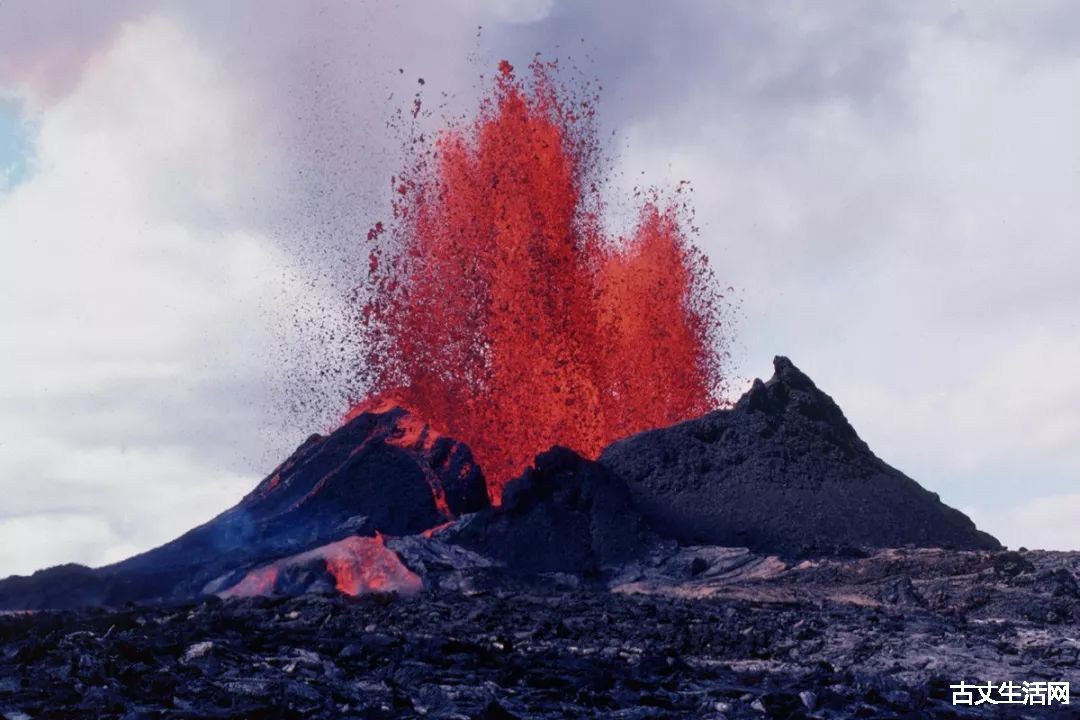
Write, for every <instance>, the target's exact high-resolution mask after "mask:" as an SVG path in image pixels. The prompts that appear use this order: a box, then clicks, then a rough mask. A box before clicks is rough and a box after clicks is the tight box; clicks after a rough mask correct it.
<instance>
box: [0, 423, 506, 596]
mask: <svg viewBox="0 0 1080 720" xmlns="http://www.w3.org/2000/svg"><path fill="white" fill-rule="evenodd" d="M487 505H488V499H487V491H486V486H485V483H484V478H483V474H482V473H481V471H480V469H479V468H478V467H477V466H476V465H475V463H474V462H473V459H472V454H471V452H470V451H469V449H468V447H466V446H465V445H464V444H463V443H460V442H457V441H455V440H452V439H450V438H446V437H442V436H440V435H438V433H435V432H433V431H432V430H431V429H430V428H429V427H428V426H427V425H425V424H424V423H423V422H422V421H421V420H419V419H417V418H415V417H414V416H412V415H410V414H409V413H408V412H407V411H405V410H403V409H401V408H392V409H389V410H387V411H385V412H369V413H363V414H361V415H359V416H357V417H356V418H354V419H352V420H351V421H349V422H347V423H346V424H345V425H343V426H342V427H341V428H339V429H338V430H336V431H334V432H333V433H331V434H330V435H328V436H325V437H323V436H320V435H313V436H312V437H310V438H309V439H308V440H307V441H306V442H304V443H303V444H302V445H301V446H300V447H299V448H298V449H297V450H296V452H294V453H293V454H292V456H291V457H290V458H289V459H288V460H286V461H285V462H284V463H282V464H281V465H280V466H279V467H278V468H277V469H276V470H274V472H272V473H271V474H270V475H269V476H268V477H267V478H266V479H265V480H263V481H262V482H261V483H260V484H259V485H258V486H257V487H256V488H255V489H254V490H253V491H252V492H251V493H249V494H248V495H247V496H246V497H244V498H243V499H242V500H241V501H240V502H239V503H238V504H237V505H236V506H234V507H233V508H231V509H229V510H226V511H225V512H223V513H222V514H221V515H218V516H217V517H216V518H214V519H213V520H211V521H210V522H208V523H206V524H204V525H201V526H199V527H197V528H194V529H193V530H190V531H189V532H187V533H185V534H184V535H182V536H181V537H179V538H177V539H176V540H173V541H172V542H170V543H167V544H166V545H163V546H161V547H159V548H156V549H154V550H151V551H149V552H146V553H143V554H141V555H136V556H135V557H132V558H129V559H128V560H125V561H123V562H120V563H117V564H115V565H110V566H107V567H103V568H100V569H97V570H90V569H88V568H85V567H81V566H77V565H75V566H61V567H59V568H53V569H50V570H46V571H42V572H39V573H35V574H34V575H33V576H31V577H29V578H22V577H14V578H9V579H8V580H4V581H0V609H4V608H15V609H36V608H43V607H76V606H81V605H97V604H102V605H111V606H115V605H120V604H123V603H125V602H128V601H154V600H180V599H186V598H192V597H196V596H198V595H200V594H201V593H202V592H203V589H204V587H205V586H206V584H207V583H208V582H209V581H211V580H214V579H216V578H219V577H221V576H223V575H228V574H230V573H232V574H237V573H238V574H241V575H242V571H244V570H245V569H247V568H250V567H252V566H255V565H257V564H260V563H264V562H268V561H273V560H276V559H279V558H282V557H286V556H290V555H295V554H298V553H302V552H304V551H306V550H309V549H312V548H316V547H320V546H324V545H327V544H329V543H332V542H335V541H338V540H341V539H343V538H346V537H349V536H352V535H369V536H370V535H373V534H374V533H375V531H380V532H383V533H387V534H391V535H407V534H411V533H418V532H421V531H423V530H426V529H428V528H431V527H433V526H435V525H438V524H440V523H443V522H446V521H447V520H450V519H452V518H453V517H456V516H457V515H459V514H463V513H469V512H475V511H477V510H480V509H482V508H484V507H486V506H487Z"/></svg>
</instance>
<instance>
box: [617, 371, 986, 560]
mask: <svg viewBox="0 0 1080 720" xmlns="http://www.w3.org/2000/svg"><path fill="white" fill-rule="evenodd" d="M773 365H774V374H773V376H772V378H771V379H769V380H768V381H767V382H763V381H761V380H756V381H755V382H754V384H753V387H751V388H750V391H749V392H747V393H746V394H745V395H744V396H743V397H742V398H741V399H740V400H739V401H738V402H737V403H736V404H735V407H734V408H732V409H731V410H720V411H717V412H713V413H709V414H707V415H705V416H703V417H700V418H698V419H696V420H691V421H689V422H685V423H681V424H678V425H675V426H672V427H669V428H663V429H659V430H653V431H649V432H645V433H642V434H640V435H637V436H634V437H631V438H628V439H626V440H622V441H620V442H616V443H614V444H613V445H611V446H610V447H608V448H607V449H606V450H604V452H603V454H602V455H601V458H600V462H601V464H603V465H604V466H605V467H606V468H608V469H609V470H610V471H611V472H612V473H613V474H614V475H615V476H616V477H618V478H620V479H622V480H623V481H624V482H625V483H626V484H627V486H628V487H629V489H630V492H631V494H632V495H633V497H634V501H635V502H636V504H637V506H638V508H639V509H640V510H641V512H642V513H643V514H644V515H645V516H646V517H647V518H648V519H649V520H650V522H652V523H653V524H654V525H655V526H656V528H657V529H658V530H659V531H661V532H662V533H665V534H667V535H669V536H671V537H674V538H676V539H678V540H679V541H680V542H684V543H691V544H708V545H726V546H740V547H743V546H745V547H749V548H751V549H755V550H760V551H763V552H770V553H781V554H799V553H810V554H814V553H822V552H837V551H841V552H842V551H844V550H845V549H858V548H865V547H903V546H905V545H907V546H916V547H948V548H956V549H967V550H975V549H997V548H1000V544H999V543H998V542H997V540H995V539H994V538H992V537H991V536H989V535H987V534H986V533H983V532H980V531H979V530H977V529H976V528H975V524H974V523H973V522H972V521H971V520H970V519H969V518H968V517H967V516H966V515H964V514H963V513H961V512H960V511H958V510H955V509H953V508H950V507H948V506H947V505H945V504H944V503H942V502H941V500H940V498H939V497H938V496H937V495H936V494H935V493H931V492H929V491H927V490H925V489H924V488H923V487H921V486H920V485H919V484H918V483H916V482H915V481H914V480H912V479H911V478H909V477H907V476H906V475H904V474H903V473H901V472H900V471H898V470H896V469H895V468H893V467H891V466H889V465H888V464H886V463H885V462H883V461H882V460H880V459H879V458H878V457H877V456H876V455H874V453H873V452H871V450H870V448H869V446H867V444H866V443H865V442H864V441H863V440H862V439H861V438H859V436H858V434H857V433H856V432H855V429H854V428H853V427H852V426H851V424H850V423H849V422H848V421H847V418H845V417H844V413H843V411H842V410H841V409H840V407H839V406H838V405H837V404H836V402H835V401H833V399H832V398H831V397H829V396H828V395H827V394H825V393H824V392H822V391H821V390H819V389H818V388H817V386H816V385H815V384H814V382H813V381H812V380H811V379H810V378H809V377H807V376H806V375H805V374H804V373H803V372H802V371H801V370H799V369H798V368H797V367H795V365H794V363H792V362H791V361H790V360H789V359H787V358H785V357H777V358H776V359H775V360H774V361H773Z"/></svg>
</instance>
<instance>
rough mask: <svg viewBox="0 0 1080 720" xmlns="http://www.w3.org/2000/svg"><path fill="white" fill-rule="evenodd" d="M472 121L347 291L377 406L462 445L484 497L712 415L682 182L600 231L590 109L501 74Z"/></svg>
mask: <svg viewBox="0 0 1080 720" xmlns="http://www.w3.org/2000/svg"><path fill="white" fill-rule="evenodd" d="M499 70H500V72H499V74H498V76H497V77H496V79H495V82H494V87H493V88H492V90H491V91H490V92H489V94H488V95H487V96H486V98H485V99H484V100H483V101H482V103H481V105H480V108H479V112H478V115H477V117H476V118H475V120H474V121H472V122H471V123H469V124H467V125H464V126H462V127H457V128H454V129H449V130H444V131H442V132H440V133H439V134H437V136H436V137H435V138H434V139H433V140H432V141H430V142H426V141H423V140H422V141H421V144H420V147H419V149H415V148H414V155H413V157H414V162H413V164H412V165H411V167H410V168H409V170H408V171H407V172H405V173H402V174H401V175H400V176H397V177H395V178H394V179H393V182H392V184H393V189H394V192H395V201H394V205H393V222H392V223H391V224H390V226H389V227H384V226H383V225H382V224H378V225H376V226H375V227H374V228H373V229H372V230H371V231H370V232H369V234H368V241H369V243H370V244H371V254H370V262H369V274H368V278H367V283H368V284H367V285H366V286H365V287H363V288H361V289H360V290H359V291H358V292H357V295H356V297H357V301H356V302H357V310H358V317H359V322H360V324H361V329H362V333H363V337H364V341H365V342H364V347H365V357H364V358H363V361H364V366H365V367H366V369H367V371H368V372H369V373H370V377H369V378H368V383H369V385H370V388H371V394H370V396H369V397H368V398H367V399H366V400H364V401H361V402H359V403H357V404H356V405H355V406H354V407H353V408H352V410H351V411H350V413H349V417H353V416H355V415H356V414H357V413H359V412H362V411H364V410H365V409H367V408H369V407H371V406H372V405H373V404H377V403H384V402H386V401H387V400H388V399H392V400H393V401H394V402H396V403H398V404H401V405H404V406H406V407H408V408H409V409H410V410H412V411H413V412H414V413H415V414H416V415H417V416H419V417H422V418H424V419H425V420H427V421H428V422H430V423H431V424H432V426H434V427H438V428H439V429H440V430H441V431H443V432H445V433H447V434H449V435H452V436H454V437H456V438H459V439H461V440H463V441H465V442H466V443H467V444H468V445H469V446H470V447H471V448H472V450H473V453H474V455H475V457H476V458H477V459H478V461H479V463H480V465H481V466H482V467H483V469H484V472H485V474H486V476H487V478H488V492H489V495H490V496H491V499H492V500H493V501H494V502H498V501H499V499H500V497H501V492H502V488H503V486H504V485H505V483H506V482H507V481H508V480H510V479H511V478H513V477H515V476H516V475H517V474H519V473H520V471H521V470H522V469H523V468H525V467H526V466H527V465H528V464H529V463H530V462H531V460H532V458H533V457H534V456H535V455H536V454H537V453H538V452H541V451H543V450H546V449H547V448H549V447H551V446H552V445H556V444H558V445H565V446H567V447H570V448H573V449H574V450H576V451H578V452H580V453H582V454H584V455H586V456H595V455H596V454H597V453H598V452H599V451H600V450H601V449H602V448H603V447H604V446H605V445H607V444H608V443H610V442H611V441H612V440H615V439H617V438H620V437H623V436H626V435H629V434H632V433H635V432H639V431H641V430H645V429H648V428H652V427H657V426H662V425H668V424H671V423H673V422H677V421H680V420H684V419H687V418H691V417H694V416H697V415H700V414H702V413H704V412H706V411H708V410H710V409H713V408H714V407H715V406H716V405H717V403H718V401H719V397H720V393H721V391H722V389H723V388H724V360H725V359H726V357H727V355H726V347H727V340H728V336H727V326H726V322H724V319H725V318H726V317H727V313H726V312H725V310H726V307H727V306H726V305H725V299H724V296H723V295H722V294H721V293H720V292H719V290H718V288H717V286H716V284H715V281H714V279H713V275H712V272H711V271H710V269H709V266H708V263H707V260H706V258H705V256H704V255H703V254H702V253H701V252H700V251H699V250H698V249H697V248H696V247H695V246H694V245H693V243H692V242H691V241H690V240H689V238H688V232H687V226H688V224H689V223H688V218H689V213H690V209H689V207H688V205H687V204H686V201H685V195H684V193H683V190H684V188H683V187H682V186H680V187H679V188H677V189H676V190H675V193H674V196H675V198H676V200H674V201H664V200H662V199H661V195H660V194H659V193H656V192H652V193H649V194H648V199H646V200H645V201H644V202H643V204H642V205H641V207H640V208H639V211H638V222H637V225H636V227H635V228H634V229H633V232H632V233H630V235H629V237H625V238H623V237H620V238H613V237H609V236H607V235H606V234H605V232H604V230H603V228H602V224H601V217H602V211H603V204H602V202H601V199H600V191H599V189H598V188H599V186H600V185H601V183H602V170H603V169H604V167H603V164H602V161H601V158H600V153H599V152H598V148H599V143H598V140H597V133H596V130H595V122H594V120H595V98H591V99H586V100H585V101H581V100H580V99H574V98H571V97H570V96H569V95H568V94H567V93H565V92H563V91H562V90H561V89H560V86H559V85H558V84H557V83H556V82H555V79H554V74H555V73H556V66H555V64H554V63H542V62H540V61H535V62H533V63H532V64H531V65H530V70H531V73H530V77H529V78H528V81H525V80H522V79H520V78H519V77H518V76H517V75H516V74H515V72H514V69H513V67H512V66H511V65H510V64H509V63H507V62H505V61H504V62H502V63H501V64H500V68H499Z"/></svg>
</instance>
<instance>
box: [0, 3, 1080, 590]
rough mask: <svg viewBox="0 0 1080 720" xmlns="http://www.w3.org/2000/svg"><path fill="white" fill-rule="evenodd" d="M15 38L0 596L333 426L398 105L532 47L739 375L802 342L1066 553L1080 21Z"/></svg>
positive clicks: (1075, 432) (1009, 535) (95, 14)
mask: <svg viewBox="0 0 1080 720" xmlns="http://www.w3.org/2000/svg"><path fill="white" fill-rule="evenodd" d="M630 6H632V7H630ZM0 48H3V51H2V52H0V576H5V575H7V574H10V573H28V572H32V571H33V570H36V569H38V568H41V567H44V566H48V565H53V564H57V563H61V562H81V563H86V564H89V565H100V564H104V563H108V562H111V561H115V560H119V559H122V558H124V557H126V556H128V555H130V554H132V553H134V552H138V551H140V550H144V549H148V548H150V547H153V546H155V545H158V544H160V543H162V542H165V541H167V540H169V539H171V538H173V537H175V536H176V535H178V534H180V533H181V532H183V531H184V530H186V529H188V528H190V527H192V526H193V525H195V524H198V523H201V522H203V521H205V520H207V519H209V518H210V517H212V516H213V515H215V514H216V513H218V512H220V511H221V510H223V509H225V508H226V507H228V506H229V505H231V504H232V503H234V502H235V501H236V500H237V499H239V498H240V497H241V496H242V495H243V494H244V493H245V492H247V491H248V490H250V489H251V487H253V486H254V484H255V483H256V482H257V481H258V480H259V479H260V478H261V477H263V476H264V475H265V474H266V473H267V472H269V471H270V470H271V469H272V468H273V467H274V466H275V465H276V464H277V463H278V462H280V461H281V460H282V459H284V457H286V456H287V455H288V454H289V452H291V450H292V449H293V448H295V447H296V446H297V445H298V444H299V443H300V442H301V441H302V440H303V439H304V438H306V437H307V436H308V435H309V434H310V433H312V432H321V431H325V430H327V429H328V428H329V427H330V426H332V424H333V422H334V420H335V418H337V417H340V413H341V411H342V409H343V408H344V405H345V402H346V397H345V393H346V392H347V384H348V377H349V372H350V365H349V363H350V360H355V357H356V353H355V352H354V351H353V350H350V347H349V340H348V328H347V326H345V325H344V324H343V323H344V318H345V313H344V310H343V299H344V297H345V295H346V293H347V291H348V289H349V288H350V287H351V286H352V285H353V284H355V283H356V281H357V278H358V277H359V275H358V273H359V272H362V270H363V257H364V255H365V253H364V250H363V237H364V235H365V234H366V230H367V228H369V227H370V226H371V225H372V223H373V222H374V221H376V220H380V219H385V218H386V217H387V215H388V204H389V200H390V198H389V187H390V186H389V178H390V176H391V175H392V174H393V172H394V171H395V170H396V166H397V164H398V163H399V162H400V138H399V137H398V136H397V135H395V132H396V131H395V130H394V128H393V127H392V126H393V124H394V123H393V116H394V113H395V111H398V110H402V109H407V108H408V107H410V106H411V103H412V100H413V97H414V95H415V94H416V93H417V92H420V93H422V97H423V100H424V102H425V104H426V107H429V108H432V109H434V110H435V111H436V114H437V115H439V114H443V115H449V116H463V115H467V114H468V113H469V112H470V110H471V109H472V108H475V105H476V102H477V100H478V98H479V97H480V95H481V94H482V93H483V91H484V88H485V87H486V84H485V83H486V80H485V79H484V78H483V77H482V76H486V77H487V78H488V79H489V78H490V77H491V75H492V73H493V72H494V70H495V67H496V65H497V62H498V60H500V59H502V58H506V59H508V60H510V61H511V62H512V63H514V64H518V65H523V64H526V63H527V62H528V61H529V60H530V59H531V58H532V57H533V56H534V55H535V54H536V53H540V54H541V55H542V56H543V57H546V58H562V59H565V60H566V62H568V63H570V64H572V65H573V66H574V67H576V68H578V69H579V70H580V72H581V73H582V74H583V75H584V76H588V77H592V78H595V79H596V80H597V81H598V82H599V84H600V85H602V87H603V92H602V95H601V98H600V103H599V123H600V126H601V130H602V133H603V134H602V136H603V137H604V138H608V140H607V141H606V142H607V148H606V149H607V151H608V153H609V157H610V160H611V163H612V166H613V167H612V173H611V174H610V187H609V189H608V190H609V191H610V193H611V195H612V197H613V198H618V197H621V196H622V195H624V194H626V192H628V191H629V189H630V188H632V187H633V186H634V185H636V184H640V183H642V182H644V183H647V184H655V185H658V186H660V187H673V186H674V185H675V184H676V183H678V182H679V181H681V180H689V181H690V182H691V183H692V187H693V190H694V196H693V197H694V203H695V207H696V220H697V224H698V225H699V226H700V228H701V231H700V234H699V236H698V237H697V241H698V243H699V244H700V245H701V247H702V248H703V249H704V250H705V251H706V253H707V254H708V255H709V257H710V260H711V262H712V265H713V267H714V268H715V270H716V273H717V275H718V277H719V279H720V281H721V282H722V283H723V285H725V286H727V285H731V286H733V287H735V288H736V289H737V292H738V295H739V297H740V299H741V313H740V315H741V321H740V325H739V329H738V330H739V332H738V336H737V342H736V344H735V347H734V354H735V372H736V373H737V374H738V378H739V382H737V383H736V386H737V387H746V386H747V385H748V384H749V381H750V380H751V379H752V378H753V377H755V376H764V377H767V376H768V375H769V374H770V373H771V359H772V356H773V355H776V354H783V355H787V356H789V357H791V358H792V359H793V360H794V361H795V362H796V364H798V365H799V366H800V367H801V368H802V369H803V370H804V371H806V372H807V373H808V374H809V375H810V376H811V377H812V378H814V380H815V381H816V382H817V384H818V385H819V387H821V388H823V389H824V390H826V391H827V392H829V393H830V394H831V395H832V396H833V397H834V398H835V399H836V400H837V401H838V402H839V403H840V405H841V407H842V408H843V409H844V410H845V413H846V414H847V416H848V418H849V419H850V420H851V421H852V423H853V424H854V425H855V427H856V429H857V430H858V431H859V432H860V434H861V435H862V437H863V438H864V439H865V440H866V441H867V442H868V443H869V444H870V446H871V447H872V448H873V449H874V450H875V452H876V453H877V454H878V455H879V456H880V457H882V458H883V459H885V460H886V461H888V462H889V463H890V464H892V465H894V466H896V467H898V468H900V469H901V470H903V471H904V472H906V473H907V474H909V475H910V476H912V477H913V478H915V479H916V480H918V481H919V482H920V483H922V484H923V485H924V486H925V487H927V488H929V489H931V490H933V491H934V492H937V493H939V494H940V495H941V497H942V499H943V500H945V501H946V502H948V503H949V504H951V505H954V506H956V507H959V508H961V509H963V510H964V511H965V512H967V513H969V514H970V515H971V516H972V518H973V519H974V520H975V521H976V522H977V523H978V524H979V525H980V526H981V527H982V528H983V529H985V530H988V531H989V532H991V533H993V534H994V535H996V536H997V537H998V538H999V539H1000V540H1002V541H1003V542H1004V543H1006V544H1007V545H1009V546H1012V547H1018V546H1027V547H1032V548H1034V547H1042V548H1051V549H1080V523H1078V522H1076V518H1077V517H1080V482H1078V480H1080V442H1078V441H1077V440H1078V438H1080V373H1077V372H1076V370H1075V369H1076V368H1077V367H1080V283H1078V282H1077V281H1076V278H1077V271H1078V270H1080V242H1078V231H1080V202H1077V199H1078V197H1080V135H1078V134H1077V133H1076V130H1075V129H1076V128H1077V127H1080V6H1077V5H1076V4H1075V3H1070V2H1064V1H1063V2H1039V1H1034V2H1023V3H1021V2H988V1H979V2H975V1H972V2H968V3H963V2H942V1H934V2H879V3H863V2H843V1H840V0H838V1H836V2H830V3H816V2H782V3H781V2H724V3H717V2H712V1H711V0H702V1H701V2H691V1H685V2H678V3H653V2H645V1H644V0H630V2H619V3H614V2H610V3H605V2H585V3H579V2H559V1H556V0H508V1H505V2H496V1H495V0H453V1H450V2H445V3H437V4H432V3H421V2H415V3H414V2H397V3H393V2H380V3H370V4H365V3H361V2H309V3H293V2H284V1H283V0H270V1H267V2H255V1H254V0H252V1H249V2H234V3H227V4H225V3H217V2H208V1H203V0H193V1H191V2H172V1H169V0H150V1H148V2H139V3H134V2H125V0H116V1H115V2H108V3H106V2H100V1H96V0H94V1H90V2H78V1H76V0H0ZM421 78H423V79H424V83H423V85H421V84H420V83H419V80H420V79H421ZM612 206H613V208H614V210H615V211H616V212H615V215H614V217H613V218H612V219H611V222H612V224H613V225H615V226H616V228H617V227H618V226H619V224H620V223H623V224H624V229H625V225H626V224H628V223H629V221H630V217H629V209H627V211H626V213H624V214H623V215H620V213H619V206H618V202H617V201H613V203H612Z"/></svg>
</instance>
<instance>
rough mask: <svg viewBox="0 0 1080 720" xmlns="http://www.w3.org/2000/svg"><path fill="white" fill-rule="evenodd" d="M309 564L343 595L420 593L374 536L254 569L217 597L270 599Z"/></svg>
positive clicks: (412, 577)
mask: <svg viewBox="0 0 1080 720" xmlns="http://www.w3.org/2000/svg"><path fill="white" fill-rule="evenodd" d="M313 563H322V564H323V566H324V567H325V569H326V572H327V573H328V574H329V575H330V577H331V579H333V581H334V586H335V588H336V589H337V590H338V592H341V593H345V594H346V595H362V594H365V593H372V592H397V593H403V594H411V593H417V592H419V591H420V590H422V589H423V581H422V580H421V579H420V577H419V576H418V575H417V574H416V573H414V572H413V571H412V570H409V568H407V567H406V566H405V565H404V563H402V562H401V560H400V558H398V556H397V553H395V552H394V551H393V550H390V549H389V548H388V547H386V545H385V543H384V542H383V538H382V536H381V535H376V536H375V537H373V538H371V537H355V536H354V537H348V538H345V539H344V540H339V541H338V542H334V543H330V544H329V545H324V546H322V547H320V548H316V549H314V550H309V551H308V552H305V553H301V554H299V555H293V556H292V557H287V558H283V559H281V560H277V561H276V562H273V563H271V564H269V565H264V566H262V567H259V568H255V569H253V570H251V571H249V572H248V573H247V574H246V575H245V576H244V577H243V578H241V580H240V582H238V583H236V584H235V585H233V586H232V587H230V588H229V589H227V590H225V591H223V592H221V593H219V595H220V596H221V597H223V598H230V597H250V596H253V595H273V594H274V593H275V592H276V591H277V590H278V589H279V588H278V585H279V583H280V582H282V578H283V577H284V576H286V575H288V574H289V572H290V571H291V570H297V569H303V568H307V567H311V565H312V564H313Z"/></svg>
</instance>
